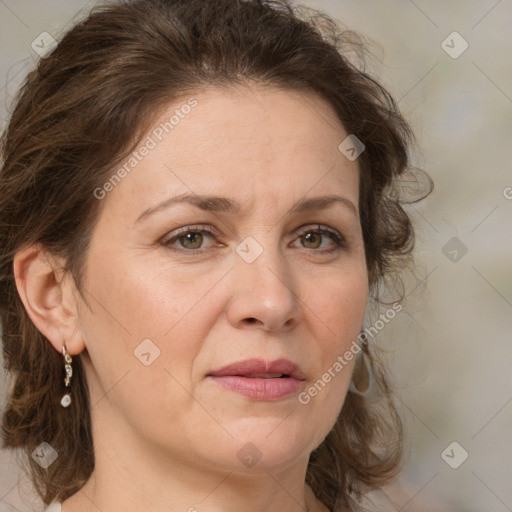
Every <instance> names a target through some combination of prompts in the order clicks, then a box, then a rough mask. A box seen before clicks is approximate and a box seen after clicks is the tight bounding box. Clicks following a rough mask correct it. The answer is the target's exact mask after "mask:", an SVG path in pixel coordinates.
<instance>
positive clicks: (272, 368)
mask: <svg viewBox="0 0 512 512" xmlns="http://www.w3.org/2000/svg"><path fill="white" fill-rule="evenodd" d="M208 376H213V377H228V376H229V377H246V378H253V379H279V378H280V379H286V378H292V379H296V380H301V381H302V380H305V376H304V372H303V371H302V370H301V369H300V368H299V366H298V365H296V364H295V363H293V362H292V361H290V360H288V359H277V360H275V361H264V360H263V359H247V360H245V361H239V362H236V363H233V364H230V365H228V366H225V367H223V368H221V369H219V370H215V371H213V372H211V373H209V374H208Z"/></svg>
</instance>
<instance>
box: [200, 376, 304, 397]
mask: <svg viewBox="0 0 512 512" xmlns="http://www.w3.org/2000/svg"><path fill="white" fill-rule="evenodd" d="M209 377H210V378H211V379H213V380H214V381H215V382H217V383H218V384H220V385H221V386H223V387H224V388H227V389H230V390H231V391H236V392H237V393H240V394H241V395H245V396H247V397H249V398H255V399H256V400H279V399H281V398H285V397H287V396H290V395H293V394H296V393H297V392H298V391H299V390H300V389H301V388H302V387H303V385H304V381H303V380H298V379H293V378H291V377H285V378H275V379H258V378H251V377H240V376H238V375H227V376H222V377H221V376H218V377H217V376H214V375H210V376H209Z"/></svg>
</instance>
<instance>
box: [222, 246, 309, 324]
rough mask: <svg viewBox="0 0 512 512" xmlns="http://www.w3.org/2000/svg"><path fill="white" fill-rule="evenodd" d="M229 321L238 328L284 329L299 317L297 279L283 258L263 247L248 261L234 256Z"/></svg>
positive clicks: (299, 302) (300, 313)
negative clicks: (259, 253)
mask: <svg viewBox="0 0 512 512" xmlns="http://www.w3.org/2000/svg"><path fill="white" fill-rule="evenodd" d="M230 276H231V277H230V279H231V280H230V283H231V300H230V302H229V305H228V311H227V317H228V320H229V322H230V323H231V324H232V325H233V326H234V327H236V328H238V329H263V330H265V331H268V332H273V333H279V332H283V331H284V332H286V331H289V330H291V329H293V328H294V327H296V326H297V325H298V324H299V323H300V321H301V319H302V307H301V301H300V298H299V296H298V290H297V283H296V279H294V277H293V275H292V272H291V268H290V265H289V264H288V262H287V261H286V258H285V257H284V256H283V255H282V254H280V253H279V251H278V250H277V249H276V250H270V249H268V248H266V249H265V250H264V251H263V253H262V254H261V255H260V256H259V257H258V258H257V259H256V260H254V261H252V262H251V263H248V262H247V261H245V260H244V259H243V258H242V257H239V256H237V257H236V258H235V264H234V268H233V270H232V271H231V272H230Z"/></svg>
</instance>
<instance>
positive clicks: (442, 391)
mask: <svg viewBox="0 0 512 512" xmlns="http://www.w3.org/2000/svg"><path fill="white" fill-rule="evenodd" d="M94 3H95V2H94V1H89V2H87V1H85V0H16V1H15V0H0V48H1V50H0V52H1V53H0V99H1V101H0V126H1V127H3V126H4V125H5V123H6V122H7V120H8V115H9V109H10V105H11V101H12V98H13V95H14V94H15V92H16V90H17V88H18V87H19V85H20V83H21V82H22V81H23V79H24V77H25V75H26V73H27V72H28V71H29V70H30V69H32V68H33V67H34V65H35V62H36V60H37V58H38V57H39V55H38V51H41V48H42V47H43V46H44V45H48V44H51V43H52V38H54V39H57V40H58V38H59V36H60V35H61V34H62V32H63V31H65V30H66V29H68V28H69V27H70V26H71V25H72V24H73V23H74V22H75V21H76V20H77V19H79V18H80V17H82V16H84V14H85V13H86V12H87V11H88V10H89V9H90V8H91V7H92V6H93V5H94ZM302 3H303V4H304V5H307V6H310V7H313V8H317V9H321V10H324V11H326V12H327V13H329V14H330V15H332V16H333V17H334V18H336V19H337V20H339V21H340V22H341V23H342V24H344V25H346V27H348V28H350V29H352V30H356V31H359V32H361V33H362V34H364V35H365V36H367V37H368V38H370V39H371V41H373V43H374V44H373V46H372V52H373V54H374V56H375V59H374V61H373V62H372V63H370V67H369V71H370V72H371V73H373V74H374V76H375V77H376V78H377V79H378V80H379V81H381V82H382V83H383V84H384V85H385V86H386V87H387V88H388V89H389V90H390V92H391V93H392V94H393V96H394V97H395V98H396V100H397V101H398V102H399V106H400V109H401V111H402V113H403V114H404V115H405V116H406V118H407V119H408V120H409V122H410V123H411V124H412V126H413V129H414V130H415V133H416V136H417V140H418V149H417V151H416V154H415V155H414V157H413V158H414V162H413V163H414V164H416V165H417V166H419V167H420V168H422V169H424V170H425V171H426V172H427V173H428V174H429V175H430V176H431V177H432V178H433V180H434V182H435V190H434V192H433V193H432V195H430V196H429V198H428V199H427V200H426V201H423V202H422V203H419V204H417V205H414V206H411V207H409V210H408V211H409V212H410V213H411V215H412V216H413V217H414V220H415V222H416V229H417V256H416V264H417V266H416V270H415V275H409V276H408V278H407V280H406V290H407V293H406V296H407V299H406V303H405V306H406V307H405V308H404V310H403V311H402V312H401V313H400V314H399V315H397V316H396V318H395V319H393V321H391V322H389V323H388V324H386V327H385V328H384V329H383V330H382V331H381V332H380V333H379V339H378V342H377V343H378V344H379V346H381V347H382V348H383V349H384V350H385V351H386V353H387V358H388V362H389V365H390V366H391V372H392V374H393V377H394V384H395V387H396V389H397V401H398V404H399V406H400V409H401V413H402V416H403V418H404V421H405V425H406V431H407V438H406V464H405V470H404V472H403V474H402V476H401V477H400V479H399V480H398V482H397V484H396V486H394V487H393V488H391V489H389V491H386V493H385V494H384V493H378V494H376V495H375V496H374V497H372V499H373V504H369V505H368V508H369V510H386V511H400V512H402V511H403V512H413V511H415V512H436V511H439V512H444V511H457V512H462V511H464V512H506V511H512V485H510V483H511V479H512V464H511V462H510V461H511V460H512V442H511V441H510V432H511V431H512V379H511V371H510V365H511V362H512V343H511V341H512V339H511V336H510V331H511V327H512V264H511V263H512V227H511V220H512V171H511V168H512V142H511V137H512V58H511V54H512V32H511V31H510V27H511V26H512V2H511V1H510V0H489V1H484V0H480V1H475V0H472V1H461V0H457V1H451V2H446V1H441V0H415V1H413V0H364V1H356V0H308V1H303V2H302ZM38 45H39V46H38ZM0 377H1V379H2V380H1V381H0V391H1V397H0V398H1V403H0V407H1V404H3V403H4V400H5V392H6V383H7V381H6V376H5V375H4V374H1V375H0ZM41 509H42V506H41V504H40V502H39V501H38V500H37V497H36V496H35V495H34V493H33V491H32V490H31V487H30V484H29V483H28V482H27V480H26V477H25V476H24V475H23V473H22V472H21V471H20V470H19V469H18V465H17V463H16V454H15V453H11V452H7V451H0V512H6V511H20V512H25V511H30V510H41Z"/></svg>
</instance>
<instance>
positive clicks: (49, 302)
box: [13, 245, 85, 354]
mask: <svg viewBox="0 0 512 512" xmlns="http://www.w3.org/2000/svg"><path fill="white" fill-rule="evenodd" d="M60 267H61V265H60V263H59V261H58V260H57V259H56V258H55V257H52V256H51V255H49V254H48V253H45V252H44V248H43V247H42V246H41V245H33V246H31V247H27V248H25V249H22V250H21V251H19V252H18V253H16V255H15V257H14V262H13V270H14V278H15V281H16V288H17V290H18V293H19V295H20V298H21V300H22V302H23V305H24V306H25V310H26V311H27V314H28V315H29V317H30V319H31V320H32V322H33V323H34V325H35V326H36V327H37V329H38V330H39V331H40V332H41V333H42V334H43V335H44V336H45V337H46V338H47V339H48V340H49V341H50V342H51V343H52V345H53V346H54V347H55V349H56V350H57V351H58V352H59V353H62V345H63V343H64V342H65V343H66V348H67V350H68V352H69V353H71V354H77V353H80V352H81V351H82V350H83V349H84V348H85V344H84V342H83V338H82V336H81V334H80V331H79V329H78V325H79V323H78V316H77V312H78V308H77V307H76V306H77V305H76V303H75V299H74V294H73V293H72V289H71V287H72V286H73V283H72V280H70V279H67V278H66V276H65V274H64V272H63V271H62V270H61V269H60Z"/></svg>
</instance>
